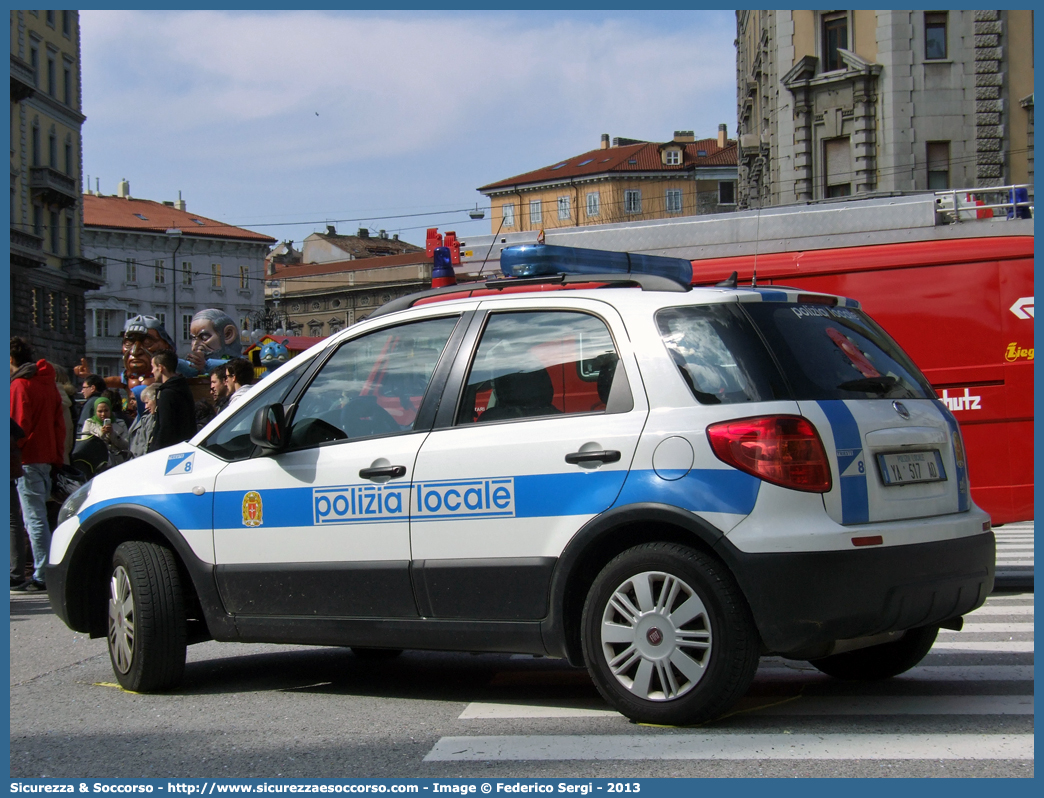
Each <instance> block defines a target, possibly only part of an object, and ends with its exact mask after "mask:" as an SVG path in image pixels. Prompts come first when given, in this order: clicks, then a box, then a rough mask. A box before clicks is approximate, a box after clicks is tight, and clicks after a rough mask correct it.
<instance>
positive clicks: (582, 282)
mask: <svg viewBox="0 0 1044 798" xmlns="http://www.w3.org/2000/svg"><path fill="white" fill-rule="evenodd" d="M544 285H548V286H561V287H562V288H567V287H569V286H573V287H575V288H640V289H641V290H643V291H666V292H670V293H679V294H680V293H685V292H687V291H690V290H691V289H692V287H691V286H683V285H681V284H680V283H676V282H675V281H674V280H671V279H669V278H667V277H660V276H659V275H656V274H634V273H631V274H620V273H615V274H543V275H539V276H536V277H503V278H494V279H490V280H485V281H483V282H474V283H461V284H459V285H446V286H443V287H441V288H429V289H428V290H426V291H418V292H417V293H415V294H407V295H406V296H401V297H399V298H398V299H393V300H392V301H391V302H388V303H386V304H384V305H381V306H380V307H379V308H377V310H375V311H374V312H373V313H371V314H370V315H369V316H367V317H366V318H368V319H372V318H375V317H377V316H384V315H386V314H388V313H395V312H396V311H399V310H406V309H408V308H411V307H413V306H414V305H415V304H417V303H418V302H420V301H421V300H424V299H430V298H434V297H440V296H447V295H453V296H457V297H459V298H461V299H463V298H467V297H472V296H492V295H494V294H495V293H500V292H503V291H504V290H505V289H513V288H522V287H526V286H533V287H536V286H544Z"/></svg>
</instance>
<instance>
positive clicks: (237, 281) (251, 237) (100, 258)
mask: <svg viewBox="0 0 1044 798" xmlns="http://www.w3.org/2000/svg"><path fill="white" fill-rule="evenodd" d="M83 213H84V231H83V249H84V253H85V254H86V256H87V257H89V258H91V259H92V261H93V262H94V263H97V264H98V265H99V268H100V275H101V277H102V281H101V284H100V286H99V289H98V290H96V291H90V292H88V293H87V296H86V321H87V337H86V356H87V363H88V366H89V367H90V368H91V370H92V371H93V372H94V373H96V374H101V375H102V376H109V375H115V374H119V373H121V371H122V369H123V359H122V350H121V346H122V343H121V340H120V334H121V333H122V332H123V325H124V322H126V320H127V319H128V318H131V317H133V316H137V315H138V314H146V315H152V316H157V317H159V319H160V320H161V321H162V322H163V326H164V327H166V329H167V332H168V333H170V335H171V337H172V338H173V339H174V341H175V342H176V344H177V351H178V353H179V354H184V353H185V352H186V351H187V350H188V349H189V348H190V346H191V338H190V331H189V326H190V323H191V321H192V317H193V316H194V315H195V314H196V312H197V311H200V310H203V309H204V308H217V309H219V310H223V311H224V312H225V313H227V314H228V315H229V316H230V317H231V318H232V319H233V320H235V321H236V323H238V324H239V328H240V330H246V329H249V324H248V319H249V318H250V317H251V316H252V315H253V314H255V313H256V312H258V311H259V310H260V309H261V308H262V307H263V306H264V293H265V290H264V261H265V256H266V255H267V254H268V252H269V247H271V245H272V244H275V243H276V239H274V238H271V237H269V236H266V235H262V234H260V233H255V232H253V231H251V230H245V229H243V228H241V227H234V226H232V225H228V224H225V223H223V222H219V221H215V220H214V219H208V218H207V217H205V216H200V215H198V214H194V213H191V212H189V210H188V208H187V203H186V202H185V201H184V200H181V199H178V200H174V201H167V202H155V201H153V200H145V199H138V198H136V197H132V196H131V194H130V185H129V183H128V182H127V181H126V180H123V181H121V182H120V184H119V189H118V192H117V194H116V195H112V196H102V195H99V194H86V195H84V197H83Z"/></svg>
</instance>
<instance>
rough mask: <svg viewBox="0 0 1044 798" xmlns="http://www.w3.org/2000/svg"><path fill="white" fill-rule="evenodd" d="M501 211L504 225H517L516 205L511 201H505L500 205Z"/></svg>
mask: <svg viewBox="0 0 1044 798" xmlns="http://www.w3.org/2000/svg"><path fill="white" fill-rule="evenodd" d="M500 213H501V215H502V216H503V218H504V227H514V226H515V205H514V203H511V202H505V203H504V204H503V205H501V206H500Z"/></svg>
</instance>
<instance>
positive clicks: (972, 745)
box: [424, 733, 1033, 762]
mask: <svg viewBox="0 0 1044 798" xmlns="http://www.w3.org/2000/svg"><path fill="white" fill-rule="evenodd" d="M639 759H646V760H670V759H689V760H692V759H715V760H722V759H755V760H756V759H828V760H837V759H853V760H866V759H869V760H879V759H903V760H906V759H946V760H951V759H971V760H987V759H1007V760H1032V759H1033V735H1032V734H786V733H784V734H669V735H663V734H656V735H652V734H641V735H638V734H629V735H615V734H614V735H594V734H577V735H529V736H516V735H505V736H483V737H443V738H442V739H440V740H439V741H438V742H437V743H435V745H434V747H433V748H432V749H431V751H429V752H428V754H427V756H425V757H424V761H425V762H462V761H472V762H474V761H480V762H481V761H566V760H588V761H590V760H639Z"/></svg>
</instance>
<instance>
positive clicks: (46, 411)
mask: <svg viewBox="0 0 1044 798" xmlns="http://www.w3.org/2000/svg"><path fill="white" fill-rule="evenodd" d="M64 416H65V414H64V413H63V411H62V400H61V397H60V396H59V395H58V385H57V383H55V379H54V369H53V368H51V365H50V363H48V362H47V361H46V360H38V361H36V362H35V363H34V362H33V350H32V348H31V347H30V346H29V344H28V342H26V340H25V339H24V338H19V337H17V336H15V337H12V338H11V418H12V419H14V421H15V423H16V424H18V426H20V427H21V428H22V430H23V431H24V432H25V437H24V438H23V439H22V440H21V441H20V444H21V449H22V472H23V473H22V476H21V477H19V478H18V500H19V504H21V505H22V518H23V519H24V521H25V528H26V531H27V532H28V533H29V541H30V542H31V543H32V545H33V578H32V579H30V580H28V581H27V582H25V583H24V584H22V585H19V586H18V587H16V588H12V589H13V590H20V591H25V592H30V593H32V592H38V591H45V590H47V586H46V580H47V575H46V571H45V569H46V567H47V553H48V550H49V549H50V547H51V528H50V526H49V524H48V523H47V498H48V497H49V496H50V495H51V466H52V465H56V466H61V464H62V462H63V460H64V456H63V452H62V449H63V447H64V445H65V417H64Z"/></svg>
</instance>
